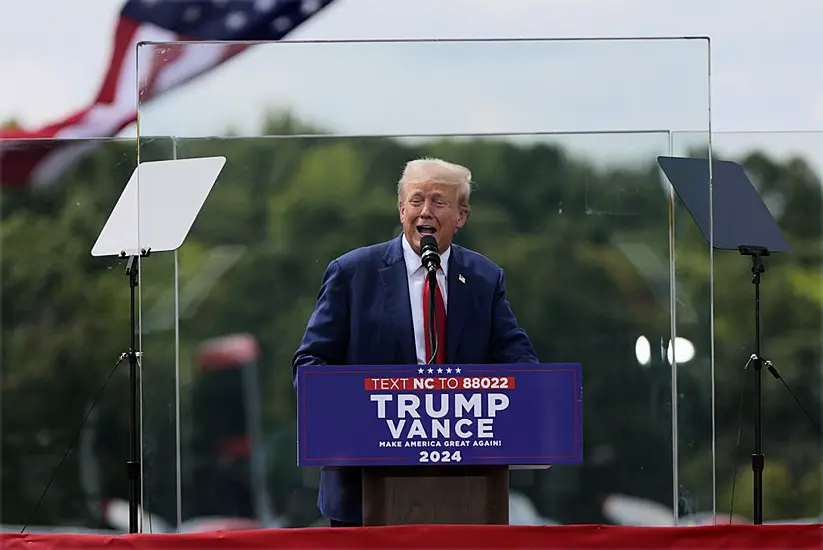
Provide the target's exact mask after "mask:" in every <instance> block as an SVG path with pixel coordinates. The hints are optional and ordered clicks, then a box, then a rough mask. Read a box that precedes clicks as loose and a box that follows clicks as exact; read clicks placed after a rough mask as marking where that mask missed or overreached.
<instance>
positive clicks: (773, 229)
mask: <svg viewBox="0 0 823 550" xmlns="http://www.w3.org/2000/svg"><path fill="white" fill-rule="evenodd" d="M657 161H658V163H659V165H660V167H661V168H662V169H663V172H664V173H665V174H666V177H667V178H668V179H669V181H670V182H671V184H672V187H674V190H675V192H676V193H677V195H678V196H679V197H680V200H681V201H682V202H683V204H684V205H685V207H686V209H687V210H688V211H689V213H690V214H691V216H692V218H693V219H694V221H695V223H696V224H697V226H698V227H699V228H700V231H701V232H702V233H703V237H704V238H705V239H706V241H707V242H709V243H712V244H713V246H714V248H715V249H720V250H737V251H738V252H739V253H740V254H741V255H743V256H749V257H751V272H752V283H753V284H754V324H755V332H754V340H755V352H754V354H752V355H751V356H750V357H749V360H748V361H747V362H746V367H745V370H747V371H748V370H749V367H750V366H751V367H752V370H753V372H754V419H753V420H754V449H753V453H752V474H753V477H754V483H753V495H752V496H753V500H754V506H753V508H754V518H753V522H754V524H755V525H761V524H762V523H763V469H764V467H765V458H764V456H763V420H762V419H763V409H762V407H763V389H762V375H763V369H764V368H765V369H766V370H768V371H769V373H770V374H771V375H772V376H774V377H775V378H776V379H780V374H779V373H778V372H777V369H775V367H774V366H773V365H772V363H771V361H767V360H765V359H764V358H763V355H762V340H761V337H762V322H761V318H760V279H761V276H762V274H763V273H764V272H765V271H766V268H765V265H764V260H763V259H764V258H766V257H768V256H770V255H771V254H772V253H775V252H790V251H791V246H790V245H789V243H788V241H787V240H786V237H785V236H784V235H783V232H782V231H781V230H780V227H779V226H778V224H777V221H776V220H775V219H774V217H773V216H772V215H771V213H770V212H769V210H768V208H766V205H765V204H764V202H763V200H762V199H761V198H760V196H759V195H758V193H757V191H756V190H755V188H754V186H752V184H751V182H750V181H749V179H748V178H747V177H746V174H745V172H744V171H743V168H742V167H741V166H740V165H739V164H736V163H734V162H729V161H712V164H711V174H712V177H711V186H710V185H709V179H710V178H709V174H710V170H709V160H708V159H702V158H680V157H658V158H657ZM712 237H713V238H712Z"/></svg>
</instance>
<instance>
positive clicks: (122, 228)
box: [91, 157, 226, 533]
mask: <svg viewBox="0 0 823 550" xmlns="http://www.w3.org/2000/svg"><path fill="white" fill-rule="evenodd" d="M225 162H226V159H225V158H224V157H206V158H194V159H184V160H169V161H156V162H143V163H140V164H139V165H138V166H137V167H136V168H135V169H134V172H133V173H132V175H131V178H130V179H129V181H128V183H127V184H126V188H125V189H124V190H123V193H122V194H121V195H120V198H119V199H118V201H117V204H115V206H114V209H113V210H112V212H111V214H110V215H109V219H108V220H107V221H106V225H105V226H104V227H103V230H102V231H101V232H100V235H99V236H98V237H97V242H95V244H94V247H92V251H91V254H92V256H117V257H118V258H119V259H122V260H124V261H125V264H126V276H127V277H128V282H129V300H130V306H129V311H130V314H131V319H130V332H131V333H130V337H129V348H128V351H127V352H126V353H124V354H123V355H121V359H122V358H123V356H125V357H126V358H128V362H129V456H128V460H127V461H126V475H127V477H128V483H129V493H128V494H129V533H137V532H138V531H139V530H140V513H139V511H140V505H139V501H140V498H139V496H140V493H141V491H140V488H141V479H140V472H141V467H140V455H141V453H140V422H139V403H140V375H141V372H140V362H141V359H142V351H138V346H137V336H138V327H137V287H138V285H139V283H140V264H141V262H142V259H143V258H147V257H148V256H149V255H150V254H151V253H152V252H166V251H171V250H177V249H178V248H179V247H180V246H181V245H182V244H183V241H184V240H185V238H186V236H187V235H188V233H189V230H190V229H191V226H192V225H193V224H194V220H195V218H196V217H197V214H198V213H199V212H200V209H201V208H202V206H203V203H205V201H206V198H207V197H208V195H209V192H210V191H211V189H212V187H213V186H214V183H215V181H216V180H217V176H218V175H219V174H220V171H221V170H222V169H223V166H224V165H225Z"/></svg>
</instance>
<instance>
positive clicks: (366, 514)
mask: <svg viewBox="0 0 823 550" xmlns="http://www.w3.org/2000/svg"><path fill="white" fill-rule="evenodd" d="M420 524H429V525H431V524H451V525H460V524H467V525H508V524H509V467H508V466H382V467H381V466H378V467H369V468H363V525H420Z"/></svg>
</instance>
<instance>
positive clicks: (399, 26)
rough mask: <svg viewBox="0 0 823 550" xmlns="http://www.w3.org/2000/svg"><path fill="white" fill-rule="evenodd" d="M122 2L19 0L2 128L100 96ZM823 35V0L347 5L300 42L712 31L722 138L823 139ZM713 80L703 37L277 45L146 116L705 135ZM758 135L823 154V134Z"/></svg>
mask: <svg viewBox="0 0 823 550" xmlns="http://www.w3.org/2000/svg"><path fill="white" fill-rule="evenodd" d="M120 6H121V2H120V0H82V1H81V0H77V1H71V2H67V1H65V0H28V1H27V2H22V1H14V2H5V3H4V5H3V7H2V8H0V10H2V15H0V41H2V46H3V47H2V48H0V75H2V82H3V84H2V85H0V120H2V119H5V118H8V117H16V118H18V119H19V120H21V122H22V123H23V124H24V125H35V124H39V123H44V122H48V121H51V120H53V119H54V118H57V117H60V116H62V115H64V114H66V113H67V112H68V111H70V110H71V109H74V108H78V107H81V106H83V105H84V104H85V103H86V102H87V101H89V99H90V98H91V97H92V96H93V95H94V93H95V92H96V88H97V86H98V84H99V82H100V77H101V75H102V73H103V70H104V68H105V64H106V61H107V56H108V55H109V47H110V41H111V32H112V29H113V25H114V22H115V18H116V16H117V13H118V11H119V8H120ZM821 29H823V2H821V1H820V0H781V1H780V2H775V1H774V0H669V1H667V0H337V2H335V4H333V5H332V6H331V7H329V8H327V9H326V10H324V12H322V13H321V14H320V15H319V16H318V17H317V18H316V20H312V21H310V22H309V23H308V24H306V25H305V26H304V27H302V28H301V29H300V30H299V31H298V32H296V33H295V34H293V35H291V37H290V39H292V40H312V39H370V38H379V39H392V38H395V39H404V38H405V39H408V38H516V37H534V38H563V37H567V38H568V37H653V36H657V37H660V36H663V37H667V36H671V37H677V36H710V37H711V63H712V77H711V83H712V94H711V98H712V100H711V101H712V122H713V129H714V130H715V131H718V132H722V131H730V130H806V131H810V130H823V56H822V55H821V52H823V32H821ZM197 47H208V46H197ZM147 54H150V52H148V51H147ZM144 55H145V54H144ZM707 71H708V46H707V43H706V42H705V41H702V40H688V41H687V40H680V41H674V40H672V41H645V42H641V41H630V42H625V41H624V42H603V41H600V42H521V43H508V44H505V43H502V44H501V43H495V44H488V43H486V44H484V43H478V42H474V43H461V44H442V43H440V44H438V43H434V44H432V43H430V44H395V45H385V44H383V45H375V44H369V45H363V44H360V45H353V46H347V47H340V46H338V45H322V46H308V47H307V46H305V45H289V46H285V47H283V46H282V45H279V44H275V45H272V46H258V47H257V48H256V49H255V50H252V51H250V52H247V53H246V54H243V55H242V56H241V57H240V58H238V59H236V60H235V61H233V62H232V63H230V64H229V65H228V66H225V67H223V68H221V69H219V70H217V71H214V72H213V73H212V74H210V75H209V76H207V77H206V78H204V79H202V80H199V81H197V82H196V83H194V84H192V85H189V86H186V87H184V88H183V89H180V90H179V91H177V92H175V93H172V94H170V95H168V96H164V98H163V99H162V100H161V101H159V102H158V103H156V104H154V105H152V106H151V107H149V108H147V109H146V110H145V112H144V113H143V117H142V120H143V123H144V127H143V128H144V131H145V132H146V133H155V134H175V135H183V136H204V135H215V134H218V135H219V134H222V133H224V132H225V130H226V127H227V126H228V125H231V126H233V127H234V128H236V129H237V130H239V131H240V132H241V133H243V134H248V135H254V134H256V133H257V128H258V124H259V119H260V115H261V112H263V111H265V110H266V109H275V108H283V107H291V108H293V109H294V110H296V111H297V112H298V113H299V114H301V115H303V116H305V117H307V118H309V119H310V120H312V121H315V122H318V123H322V124H324V125H326V126H328V127H330V128H333V129H334V131H337V132H341V133H346V134H351V133H355V134H359V133H369V134H408V133H471V132H514V131H517V132H544V131H557V132H569V131H577V130H586V131H597V130H604V131H614V130H669V129H671V130H705V129H706V127H707V124H708V106H709V101H708V98H709V93H708V77H707ZM127 133H128V134H131V135H133V134H134V130H133V129H129V130H128V131H127ZM569 139H572V140H573V138H569ZM665 139H666V138H665V137H664V136H663V135H662V134H658V135H654V134H647V135H645V136H639V137H634V138H625V137H624V138H618V137H614V136H613V137H611V138H610V139H609V140H608V141H610V142H612V143H615V144H617V143H620V144H623V145H624V146H626V144H628V143H636V144H647V143H654V144H659V143H663V142H665ZM724 139H725V143H732V142H735V143H738V142H739V143H744V142H746V143H748V142H749V141H750V140H749V139H748V138H746V139H743V138H740V137H736V138H723V137H722V136H719V137H718V140H720V141H721V142H723V140H724ZM758 139H761V141H762V140H766V141H767V142H768V143H769V144H770V146H771V147H773V148H776V150H778V149H781V148H782V149H792V150H798V151H802V152H804V153H807V154H815V153H818V154H819V153H820V152H821V151H823V143H821V139H823V137H821V135H820V134H809V133H807V134H802V135H796V136H790V135H785V134H784V135H779V136H768V137H763V138H758ZM632 140H634V141H632ZM655 147H657V145H655Z"/></svg>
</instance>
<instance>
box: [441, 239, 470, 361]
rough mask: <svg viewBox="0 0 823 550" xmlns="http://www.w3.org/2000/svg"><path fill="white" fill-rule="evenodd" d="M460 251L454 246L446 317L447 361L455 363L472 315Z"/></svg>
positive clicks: (467, 284) (450, 262)
mask: <svg viewBox="0 0 823 550" xmlns="http://www.w3.org/2000/svg"><path fill="white" fill-rule="evenodd" d="M462 269H463V267H462V262H461V258H460V249H459V248H458V247H456V246H454V245H452V251H451V257H450V258H449V289H448V293H449V306H448V311H447V313H446V316H447V318H448V320H447V322H446V341H447V346H446V361H448V362H449V363H455V362H456V358H457V351H458V349H459V348H460V337H461V335H462V333H463V328H464V327H465V326H466V321H467V320H468V318H469V315H471V294H470V288H469V284H471V281H468V280H467V279H466V278H465V274H464V273H462Z"/></svg>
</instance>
